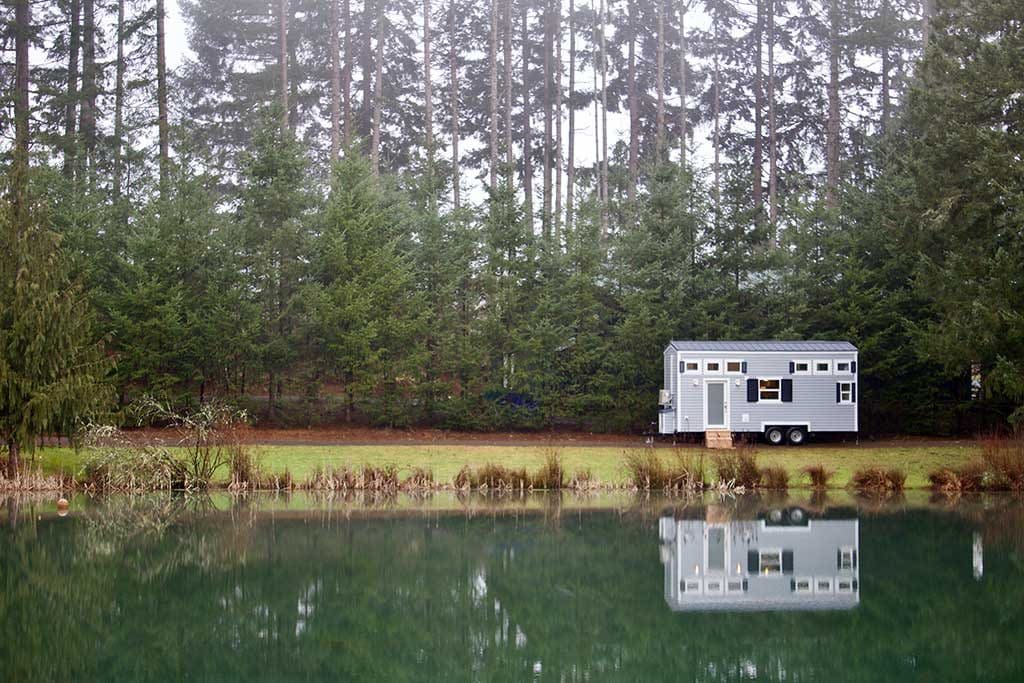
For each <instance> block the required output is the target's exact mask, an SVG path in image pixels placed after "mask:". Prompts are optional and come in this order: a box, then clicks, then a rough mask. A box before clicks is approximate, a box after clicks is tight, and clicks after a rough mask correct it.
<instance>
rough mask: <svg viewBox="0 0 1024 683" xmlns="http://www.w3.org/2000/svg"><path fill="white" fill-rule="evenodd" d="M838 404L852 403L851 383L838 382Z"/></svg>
mask: <svg viewBox="0 0 1024 683" xmlns="http://www.w3.org/2000/svg"><path fill="white" fill-rule="evenodd" d="M839 403H853V382H839Z"/></svg>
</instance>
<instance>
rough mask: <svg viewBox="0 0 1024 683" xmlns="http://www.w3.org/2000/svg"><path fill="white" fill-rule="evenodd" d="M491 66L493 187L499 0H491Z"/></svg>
mask: <svg viewBox="0 0 1024 683" xmlns="http://www.w3.org/2000/svg"><path fill="white" fill-rule="evenodd" d="M488 54H489V59H490V68H491V111H490V121H489V123H490V131H489V135H490V138H489V139H490V145H491V147H490V150H489V151H490V157H491V158H490V168H489V169H488V170H489V171H490V175H491V188H492V189H493V188H495V187H496V186H497V184H498V0H491V41H490V46H489V53H488Z"/></svg>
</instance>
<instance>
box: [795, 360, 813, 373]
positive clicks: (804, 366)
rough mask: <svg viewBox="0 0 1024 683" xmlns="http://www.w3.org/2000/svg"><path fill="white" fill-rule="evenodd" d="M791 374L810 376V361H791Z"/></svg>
mask: <svg viewBox="0 0 1024 683" xmlns="http://www.w3.org/2000/svg"><path fill="white" fill-rule="evenodd" d="M793 374H794V375H809V374H811V361H809V360H795V361H793Z"/></svg>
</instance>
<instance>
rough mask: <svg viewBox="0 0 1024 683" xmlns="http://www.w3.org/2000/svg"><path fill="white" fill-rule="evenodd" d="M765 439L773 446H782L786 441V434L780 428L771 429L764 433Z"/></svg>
mask: <svg viewBox="0 0 1024 683" xmlns="http://www.w3.org/2000/svg"><path fill="white" fill-rule="evenodd" d="M764 438H765V439H766V440H767V441H768V443H770V444H771V445H773V446H781V445H782V444H783V443H784V442H785V441H786V433H785V432H783V431H782V429H781V428H780V427H769V428H768V429H766V430H765V432H764Z"/></svg>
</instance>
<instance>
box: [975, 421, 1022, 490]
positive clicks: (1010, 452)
mask: <svg viewBox="0 0 1024 683" xmlns="http://www.w3.org/2000/svg"><path fill="white" fill-rule="evenodd" d="M981 459H982V460H983V461H984V463H985V465H986V468H987V470H988V474H989V476H990V481H989V482H988V488H991V489H1000V490H1007V491H1024V433H1017V434H1014V435H1013V436H1009V437H991V438H988V439H985V440H984V441H982V444H981Z"/></svg>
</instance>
